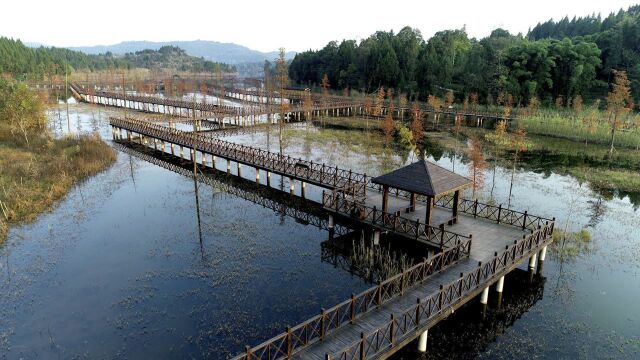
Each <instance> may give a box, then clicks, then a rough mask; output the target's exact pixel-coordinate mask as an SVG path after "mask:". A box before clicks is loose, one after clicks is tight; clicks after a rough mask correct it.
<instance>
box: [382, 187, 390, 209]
mask: <svg viewBox="0 0 640 360" xmlns="http://www.w3.org/2000/svg"><path fill="white" fill-rule="evenodd" d="M388 205H389V186H388V185H383V186H382V213H383V214H384V213H386V212H387V208H388Z"/></svg>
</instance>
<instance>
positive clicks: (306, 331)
mask: <svg viewBox="0 0 640 360" xmlns="http://www.w3.org/2000/svg"><path fill="white" fill-rule="evenodd" d="M470 251H471V239H469V240H467V241H466V242H464V243H459V244H458V245H457V246H455V247H453V248H450V249H447V250H445V251H443V252H440V253H438V254H436V255H434V256H432V257H430V258H429V259H425V260H424V261H422V262H420V263H418V264H416V265H414V266H412V267H411V268H409V269H407V270H404V271H403V272H401V273H400V274H397V275H394V276H392V277H390V278H388V279H386V280H384V281H382V282H380V283H378V285H376V286H373V287H371V288H369V289H367V290H365V291H363V292H361V293H360V294H358V295H352V296H351V298H350V299H348V300H346V301H343V302H341V303H339V304H338V305H335V306H334V307H332V308H330V309H328V310H324V309H323V310H321V311H320V314H319V315H316V316H314V317H312V318H310V319H308V320H306V321H304V322H302V323H301V324H298V325H296V326H294V327H288V328H287V331H286V332H285V333H282V334H280V335H278V336H276V337H274V338H272V339H270V340H267V341H265V342H263V343H262V344H260V345H258V346H255V347H253V348H249V347H247V348H246V350H245V353H243V354H241V355H238V356H236V357H234V358H233V360H262V359H269V360H272V359H273V360H275V359H283V358H290V357H291V355H292V354H293V353H295V352H296V351H299V350H301V349H302V348H304V347H306V346H308V345H311V344H313V343H316V342H321V341H324V340H325V339H326V337H327V336H329V335H331V334H332V333H334V332H335V331H336V330H337V329H340V328H341V327H343V326H344V325H347V324H352V323H354V322H355V321H356V320H357V319H359V318H360V317H362V316H364V315H365V314H367V313H368V312H370V311H372V310H375V309H378V308H379V307H380V306H382V305H384V304H386V303H388V302H389V301H392V300H394V299H395V298H397V297H399V296H402V295H404V294H405V293H406V292H407V291H409V290H410V289H412V288H413V287H415V286H417V285H419V284H422V283H423V282H424V281H426V280H427V279H428V278H429V277H430V276H432V275H433V274H436V273H438V272H441V271H443V270H446V269H447V268H449V267H451V266H453V265H455V264H456V263H458V262H459V261H460V260H462V259H466V258H468V257H469V253H470Z"/></svg>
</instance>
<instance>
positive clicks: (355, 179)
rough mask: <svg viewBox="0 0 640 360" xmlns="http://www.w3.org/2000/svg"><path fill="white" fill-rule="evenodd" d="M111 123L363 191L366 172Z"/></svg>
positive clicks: (127, 122)
mask: <svg viewBox="0 0 640 360" xmlns="http://www.w3.org/2000/svg"><path fill="white" fill-rule="evenodd" d="M109 123H110V124H111V126H115V127H119V128H123V129H126V130H129V131H133V132H135V133H138V134H143V135H144V136H149V137H153V138H156V139H159V140H163V141H168V142H171V143H174V144H176V145H181V146H186V147H189V148H195V149H197V150H198V151H200V152H204V153H209V154H213V155H216V156H220V157H224V158H227V159H230V160H234V161H238V162H241V163H244V164H248V165H251V166H255V167H259V168H262V169H266V170H271V171H273V172H276V173H281V174H285V175H286V176H291V177H295V178H297V179H300V180H307V181H309V182H314V183H316V184H319V185H321V186H325V187H328V188H334V189H336V188H339V189H348V192H349V193H350V194H353V195H356V196H363V195H364V194H365V191H366V181H367V180H366V179H367V175H366V174H360V173H356V172H353V171H351V170H345V169H340V168H338V167H337V166H336V167H331V166H327V165H325V164H324V163H322V164H318V163H314V162H313V161H308V160H304V159H300V158H294V157H291V156H284V155H281V154H277V153H273V152H270V151H267V150H262V149H258V148H253V147H250V146H246V145H240V144H236V143H232V142H228V141H224V140H221V139H218V138H212V137H208V136H206V135H203V134H198V133H193V132H185V131H180V130H177V129H172V128H168V127H166V126H162V125H156V124H151V123H149V122H145V121H141V120H136V119H133V118H126V119H123V118H117V117H111V118H109Z"/></svg>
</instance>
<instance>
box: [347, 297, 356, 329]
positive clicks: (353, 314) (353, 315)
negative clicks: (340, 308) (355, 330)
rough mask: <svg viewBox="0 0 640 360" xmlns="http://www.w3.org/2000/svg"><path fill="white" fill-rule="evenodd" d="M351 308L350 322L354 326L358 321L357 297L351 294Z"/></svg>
mask: <svg viewBox="0 0 640 360" xmlns="http://www.w3.org/2000/svg"><path fill="white" fill-rule="evenodd" d="M350 305H351V306H350V307H349V311H350V313H349V320H350V322H351V323H352V324H353V322H354V321H355V320H356V296H355V295H353V294H351V304H350Z"/></svg>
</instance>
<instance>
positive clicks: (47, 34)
mask: <svg viewBox="0 0 640 360" xmlns="http://www.w3.org/2000/svg"><path fill="white" fill-rule="evenodd" d="M636 2H637V3H640V0H635V1H623V0H607V1H603V0H598V1H596V0H568V1H565V0H537V1H526V2H524V1H516V0H511V1H501V0H484V1H477V0H474V1H434V2H433V3H432V2H431V1H427V0H425V1H378V0H367V1H353V0H340V1H338V0H319V1H318V0H316V1H305V0H297V1H289V0H286V1H276V0H273V1H268V0H265V1H258V0H224V1H213V0H210V1H193V0H182V1H166V0H165V1H162V0H157V1H148V0H126V1H123V0H107V1H87V0H85V1H77V0H66V1H51V0H48V1H33V0H4V1H3V4H2V10H1V11H2V15H1V20H0V36H7V37H13V38H20V39H22V40H23V41H27V42H39V43H44V44H47V45H55V46H73V45H76V46H80V45H82V46H85V45H110V44H114V43H117V42H120V41H125V40H150V41H167V40H196V39H201V40H215V41H221V42H234V43H237V44H241V45H245V46H248V47H250V48H253V49H256V50H261V51H272V50H276V49H278V48H279V47H285V48H286V49H287V51H302V50H307V49H310V48H314V49H315V48H319V47H322V46H324V45H325V44H326V43H327V42H328V41H331V40H342V39H345V38H346V39H352V38H355V39H362V38H366V37H367V36H368V35H370V34H371V33H373V32H375V31H376V30H391V29H393V30H395V31H398V30H400V29H401V28H402V27H404V26H406V25H408V26H411V27H414V28H418V29H420V31H421V32H422V35H423V36H424V37H425V38H428V37H430V36H431V35H433V34H434V33H435V32H437V31H439V30H444V29H454V28H461V27H462V26H465V25H466V28H467V32H468V33H469V36H471V37H478V38H480V37H484V36H487V35H488V34H489V33H490V32H491V30H492V29H494V28H496V27H503V28H505V29H507V30H509V31H510V32H512V33H518V32H523V33H526V31H527V30H528V28H529V27H532V26H534V25H535V24H536V23H538V22H539V21H544V20H547V19H549V18H554V19H556V20H557V19H559V18H561V17H563V16H564V15H569V17H573V15H588V14H591V13H598V12H599V13H601V14H602V15H603V17H604V16H606V15H607V14H608V13H610V12H611V11H617V10H618V9H620V8H625V9H626V8H627V7H628V6H629V5H633V4H634V3H636Z"/></svg>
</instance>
